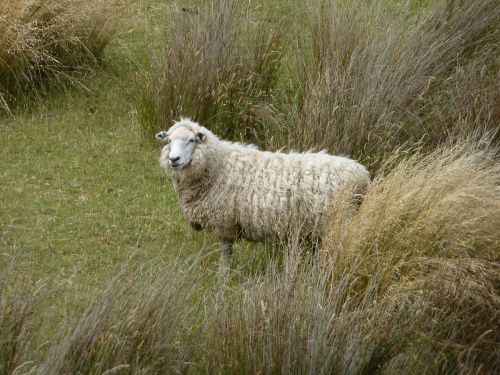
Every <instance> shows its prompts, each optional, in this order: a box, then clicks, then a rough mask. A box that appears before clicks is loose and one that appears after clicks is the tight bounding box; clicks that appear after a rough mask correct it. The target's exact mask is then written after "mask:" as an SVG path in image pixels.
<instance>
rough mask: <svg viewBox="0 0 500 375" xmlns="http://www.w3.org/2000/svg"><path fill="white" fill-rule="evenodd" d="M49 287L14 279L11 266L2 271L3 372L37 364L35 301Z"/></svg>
mask: <svg viewBox="0 0 500 375" xmlns="http://www.w3.org/2000/svg"><path fill="white" fill-rule="evenodd" d="M14 286H15V287H14ZM45 290H46V287H45V285H44V284H43V283H42V282H38V283H35V284H34V285H30V284H28V283H27V282H25V281H23V282H21V281H18V280H16V281H15V282H14V277H13V276H12V274H11V272H10V271H9V270H8V269H7V270H3V271H2V272H0V374H13V373H16V371H18V373H23V372H27V371H28V370H29V369H30V368H31V367H33V362H31V360H32V359H33V355H32V354H33V341H34V340H33V338H34V331H35V328H36V327H35V326H36V324H35V322H36V320H37V319H36V318H35V317H34V315H35V313H36V309H35V305H36V304H37V302H38V301H39V299H40V297H41V296H42V294H43V292H44V291H45Z"/></svg>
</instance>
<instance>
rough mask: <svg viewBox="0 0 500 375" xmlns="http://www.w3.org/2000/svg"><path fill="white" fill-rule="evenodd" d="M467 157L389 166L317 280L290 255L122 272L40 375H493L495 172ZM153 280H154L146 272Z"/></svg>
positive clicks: (478, 151)
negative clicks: (231, 264) (232, 268)
mask: <svg viewBox="0 0 500 375" xmlns="http://www.w3.org/2000/svg"><path fill="white" fill-rule="evenodd" d="M495 158H496V154H495V152H494V151H492V150H491V149H489V148H488V147H482V148H477V147H473V146H471V145H470V144H465V143H461V144H458V145H456V146H453V147H447V148H441V149H438V150H437V151H434V152H433V153H431V154H427V155H426V154H414V155H413V156H412V157H411V158H407V159H403V160H401V158H400V155H398V154H397V153H395V154H394V155H393V158H392V159H390V160H389V161H388V162H387V163H386V164H385V165H384V166H383V167H382V169H381V172H380V175H379V176H378V177H377V178H376V179H375V180H374V182H373V184H372V185H371V187H370V188H369V190H368V192H367V194H366V196H365V198H364V201H363V203H362V205H361V207H360V209H359V210H358V211H357V212H355V213H354V214H353V212H352V207H350V206H348V205H343V204H341V203H339V204H338V205H337V206H336V207H335V208H334V210H335V216H334V219H333V221H332V223H331V224H330V226H329V234H328V235H327V236H326V237H325V238H324V241H323V245H322V248H321V251H320V258H319V260H318V262H317V263H316V264H315V265H312V266H311V264H310V263H309V262H304V258H303V256H302V255H301V250H300V249H299V248H297V247H296V246H295V245H291V246H289V247H288V249H287V252H286V255H285V256H284V258H283V260H276V261H271V262H270V263H269V265H268V270H267V272H266V273H265V274H263V275H260V276H256V275H247V276H246V277H242V275H239V276H238V279H239V280H238V281H237V282H234V281H235V280H233V281H231V280H227V279H224V280H223V279H219V278H218V277H217V276H216V271H215V270H216V269H217V267H213V269H214V271H215V273H213V272H212V271H211V268H212V266H211V263H210V261H207V260H208V259H209V258H207V256H206V254H205V255H204V254H203V252H200V253H197V254H194V255H193V256H192V257H190V258H189V259H186V260H183V261H181V260H177V261H174V262H172V263H170V264H166V265H162V266H161V267H160V269H161V275H159V274H158V268H154V267H152V264H151V263H143V262H141V261H138V262H135V263H132V264H127V265H123V272H121V273H120V274H119V275H118V276H117V277H116V278H115V279H114V280H113V281H112V282H111V283H110V285H109V287H108V288H107V289H106V290H105V291H104V292H103V293H102V295H101V296H98V297H96V299H95V302H94V303H92V304H90V305H89V306H88V308H87V309H86V311H85V312H84V313H83V314H82V315H81V316H79V317H76V318H74V319H71V320H69V321H68V322H65V323H64V324H61V329H60V332H62V334H61V335H60V337H59V338H57V339H56V340H52V341H51V348H50V349H48V350H47V355H46V356H45V359H44V363H43V364H37V367H36V369H37V371H41V372H43V373H106V372H107V373H113V372H118V371H122V372H126V373H138V372H141V373H158V372H169V373H180V372H183V373H192V372H203V373H231V374H233V373H240V374H246V373H266V374H267V373H308V374H327V373H328V374H329V373H343V374H344V373H345V374H371V373H398V374H400V373H403V374H414V373H458V374H469V373H485V374H489V373H497V372H498V371H499V370H500V352H499V351H498V344H499V342H500V336H499V335H498V330H497V327H498V325H499V323H500V315H499V311H500V276H499V275H500V273H499V272H498V271H499V267H498V260H499V259H498V256H499V253H498V243H499V242H500V235H499V234H498V230H497V227H498V222H499V220H500V203H499V200H498V194H499V193H500V188H499V186H500V185H499V182H500V181H499V176H500V174H499V172H500V170H499V166H498V163H497V162H496V160H495ZM153 270H155V271H153Z"/></svg>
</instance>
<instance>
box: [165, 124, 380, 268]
mask: <svg viewBox="0 0 500 375" xmlns="http://www.w3.org/2000/svg"><path fill="white" fill-rule="evenodd" d="M156 138H157V139H158V140H160V141H161V142H163V143H167V144H166V145H165V146H164V147H163V148H162V150H161V154H160V166H161V168H162V169H163V170H164V171H165V172H166V174H167V175H169V176H170V178H171V179H172V182H173V187H174V190H175V191H176V193H177V195H178V199H179V203H180V206H181V209H182V212H183V215H184V218H185V219H186V220H187V221H188V222H189V223H190V224H191V225H192V226H193V228H195V229H198V230H200V229H205V228H206V229H210V230H212V231H213V232H215V234H216V236H217V237H218V239H219V240H220V249H221V263H222V266H223V268H225V269H228V268H229V269H230V268H231V261H232V246H233V243H234V241H235V240H236V239H238V238H240V237H244V238H246V239H248V240H251V241H257V242H263V241H266V242H269V241H282V240H284V239H286V238H287V236H288V235H289V234H290V233H292V232H294V230H295V233H296V234H297V233H298V235H299V236H300V238H306V237H307V238H310V239H319V238H320V237H321V229H322V224H323V223H324V222H325V219H326V217H327V216H328V214H329V212H330V208H331V205H332V202H334V200H335V199H340V197H341V196H345V195H343V193H345V191H346V189H353V193H355V194H361V193H362V192H363V191H364V190H365V189H366V188H367V186H368V184H369V182H370V175H369V173H368V171H367V169H366V168H365V167H364V166H363V165H361V164H359V163H357V162H356V161H354V160H352V159H349V158H346V157H341V156H332V155H329V154H327V153H326V152H325V151H322V152H316V153H314V152H305V153H295V152H292V153H284V152H280V151H278V152H269V151H260V150H258V149H257V147H255V146H253V145H245V144H241V143H232V142H228V141H224V140H220V139H219V138H218V137H217V136H216V135H214V134H213V133H212V132H211V131H209V130H208V129H206V128H205V127H203V126H201V125H199V124H198V123H196V122H193V121H191V120H190V119H186V118H184V119H181V120H180V121H178V122H176V123H175V124H174V125H173V126H172V127H171V128H170V129H168V131H166V132H165V131H162V132H160V133H158V134H157V135H156ZM297 230H298V232H297Z"/></svg>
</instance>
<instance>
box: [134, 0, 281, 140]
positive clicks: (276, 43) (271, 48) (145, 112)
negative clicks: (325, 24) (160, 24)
mask: <svg viewBox="0 0 500 375" xmlns="http://www.w3.org/2000/svg"><path fill="white" fill-rule="evenodd" d="M162 31H163V34H160V35H154V36H153V38H154V40H155V43H157V44H156V46H155V47H154V48H153V49H152V56H151V60H152V62H151V65H152V69H151V71H148V72H147V73H146V74H145V76H143V77H141V79H140V81H139V82H138V87H139V91H140V94H139V103H138V112H139V119H140V122H141V125H142V128H143V132H144V134H145V136H146V137H148V138H149V139H152V136H153V135H154V133H155V132H156V131H158V129H161V128H168V127H170V126H171V124H172V122H173V121H174V120H178V119H179V118H180V117H181V116H189V117H192V118H193V119H195V120H197V121H200V122H201V123H203V124H204V125H206V126H209V127H210V128H211V129H213V130H215V131H217V132H219V134H220V135H221V136H223V137H227V138H238V137H239V136H240V135H243V136H247V137H246V138H247V139H248V138H250V139H251V138H252V136H253V135H254V134H253V133H254V132H255V123H256V122H255V120H254V117H255V114H254V108H255V106H256V105H257V104H258V103H261V102H264V101H266V100H269V98H270V96H271V95H272V93H273V90H274V89H275V87H276V85H277V81H278V78H279V72H280V66H281V62H282V57H283V51H284V48H283V37H284V25H283V22H273V20H272V19H271V18H270V17H267V16H266V14H265V13H264V12H258V11H256V10H254V9H249V8H248V7H245V6H244V5H241V4H239V3H238V2H232V1H226V0H218V1H210V2H206V3H204V5H201V6H199V7H197V8H193V9H191V8H190V9H187V11H181V10H180V9H179V10H178V11H175V10H173V11H172V13H171V20H170V22H169V23H168V27H167V28H166V30H162Z"/></svg>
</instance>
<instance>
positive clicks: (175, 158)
mask: <svg viewBox="0 0 500 375" xmlns="http://www.w3.org/2000/svg"><path fill="white" fill-rule="evenodd" d="M180 158H181V157H180V156H176V157H174V158H172V157H171V158H170V161H171V162H172V163H175V162H176V161H177V160H179V159H180Z"/></svg>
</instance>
